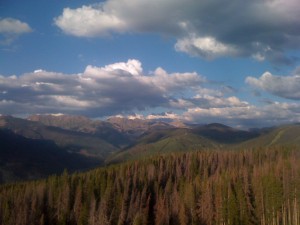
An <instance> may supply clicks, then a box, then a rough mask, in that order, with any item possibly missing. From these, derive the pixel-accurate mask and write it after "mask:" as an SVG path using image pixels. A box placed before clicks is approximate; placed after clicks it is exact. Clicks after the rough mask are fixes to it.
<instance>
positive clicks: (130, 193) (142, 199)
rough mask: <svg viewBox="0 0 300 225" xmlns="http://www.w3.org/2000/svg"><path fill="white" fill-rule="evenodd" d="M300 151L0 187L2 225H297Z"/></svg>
mask: <svg viewBox="0 0 300 225" xmlns="http://www.w3.org/2000/svg"><path fill="white" fill-rule="evenodd" d="M299 158H300V151H297V150H292V149H284V148H273V149H256V150H249V151H239V152H234V151H223V152H222V151H202V152H193V153H183V154H182V153H181V154H175V153H174V154H172V155H168V156H157V157H153V158H151V159H145V160H140V161H136V162H128V163H125V164H121V165H115V166H110V167H108V168H102V169H96V170H93V171H90V172H87V173H82V174H73V175H68V174H67V173H64V174H63V175H62V176H52V177H50V178H48V179H47V180H42V181H36V182H27V183H21V184H11V185H4V186H1V187H0V220H1V224H3V225H4V224H5V225H10V224H11V225H28V224H30V225H34V224H39V225H55V224H60V225H63V224H71V225H73V224H74V225H75V224H78V225H87V224H91V225H106V224H107V225H108V224H115V225H125V224H134V225H146V224H147V225H151V224H156V225H167V224H174V225H177V224H178V225H185V224H195V225H196V224H197V225H214V224H216V225H235V224H241V225H247V224H262V225H278V224H282V225H298V224H300V161H299Z"/></svg>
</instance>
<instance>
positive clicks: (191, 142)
mask: <svg viewBox="0 0 300 225" xmlns="http://www.w3.org/2000/svg"><path fill="white" fill-rule="evenodd" d="M220 147H221V144H219V143H217V142H215V141H213V140H209V139H208V138H205V137H202V136H200V135H197V134H195V133H193V131H192V130H191V129H182V128H181V129H178V128H173V129H165V130H158V131H148V132H147V133H145V134H144V135H142V136H141V137H140V138H139V140H138V141H137V143H136V144H135V145H134V146H131V147H129V148H127V149H124V150H122V151H120V152H118V153H116V154H114V155H113V156H111V157H110V158H109V159H108V160H107V161H106V162H107V163H115V162H121V161H124V160H131V159H139V158H143V157H147V156H151V155H155V154H158V153H169V152H182V151H194V150H204V149H205V150H206V149H219V148H220Z"/></svg>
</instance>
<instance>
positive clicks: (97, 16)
mask: <svg viewBox="0 0 300 225" xmlns="http://www.w3.org/2000/svg"><path fill="white" fill-rule="evenodd" d="M54 22H55V24H56V25H57V26H58V27H59V28H60V29H62V30H63V31H64V32H65V33H67V34H71V35H75V36H79V37H95V36H102V35H107V34H109V33H110V32H111V31H118V32H122V31H123V30H125V28H126V23H124V22H123V21H122V20H121V19H120V18H118V16H116V15H114V14H113V11H110V10H108V11H106V7H104V6H103V5H100V4H99V5H97V6H85V5H84V6H82V7H81V8H77V9H70V8H65V9H64V10H63V14H62V15H61V16H59V17H57V18H55V19H54Z"/></svg>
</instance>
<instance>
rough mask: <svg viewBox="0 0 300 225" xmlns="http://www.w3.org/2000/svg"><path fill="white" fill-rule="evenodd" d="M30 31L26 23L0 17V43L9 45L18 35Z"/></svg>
mask: <svg viewBox="0 0 300 225" xmlns="http://www.w3.org/2000/svg"><path fill="white" fill-rule="evenodd" d="M29 32H32V29H31V28H30V26H29V25H28V24H27V23H24V22H22V21H20V20H17V19H13V18H4V19H0V44H2V45H9V44H11V43H12V42H13V41H14V40H15V39H16V38H17V37H18V36H20V35H22V34H25V33H29Z"/></svg>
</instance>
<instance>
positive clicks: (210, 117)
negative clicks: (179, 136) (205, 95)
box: [181, 102, 300, 128]
mask: <svg viewBox="0 0 300 225" xmlns="http://www.w3.org/2000/svg"><path fill="white" fill-rule="evenodd" d="M181 117H182V119H183V120H186V121H189V122H195V121H197V122H199V121H200V122H202V123H213V122H219V123H225V124H229V125H231V126H236V127H243V128H251V127H267V126H274V125H279V124H289V123H296V122H299V121H300V104H298V103H279V102H273V103H270V104H267V105H264V106H261V107H258V106H255V105H251V104H245V105H239V106H238V105H237V106H224V107H214V108H201V107H194V108H189V109H188V110H187V111H186V112H184V113H183V114H182V116H181Z"/></svg>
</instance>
